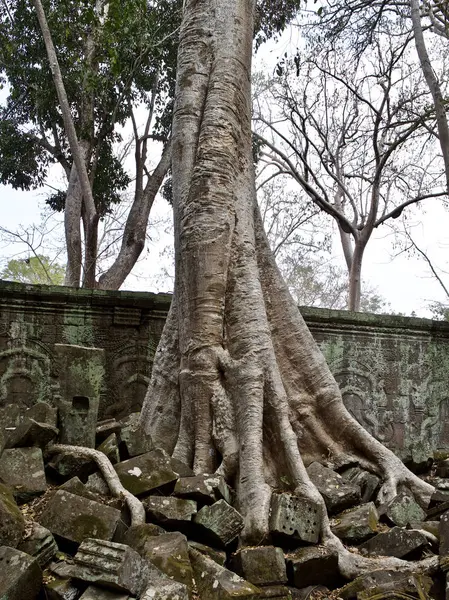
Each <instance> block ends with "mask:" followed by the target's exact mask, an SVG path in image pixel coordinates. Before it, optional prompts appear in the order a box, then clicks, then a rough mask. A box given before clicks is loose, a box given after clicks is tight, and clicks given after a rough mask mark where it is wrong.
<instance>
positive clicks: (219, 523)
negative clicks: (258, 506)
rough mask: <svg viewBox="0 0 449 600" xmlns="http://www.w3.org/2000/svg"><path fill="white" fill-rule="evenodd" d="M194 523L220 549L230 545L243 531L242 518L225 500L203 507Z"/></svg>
mask: <svg viewBox="0 0 449 600" xmlns="http://www.w3.org/2000/svg"><path fill="white" fill-rule="evenodd" d="M193 520H194V523H195V524H196V525H199V526H201V531H202V532H204V535H205V536H206V537H207V538H208V539H209V540H210V541H211V542H212V545H217V546H219V547H221V548H223V547H225V546H227V545H228V544H230V543H231V542H232V541H233V540H235V538H236V537H237V536H238V534H239V533H240V531H241V530H242V529H243V517H242V515H241V514H240V513H239V512H237V511H236V510H235V508H233V507H232V506H231V505H230V504H228V503H227V502H226V501H225V500H219V501H218V502H215V504H212V506H203V508H202V509H201V510H200V511H198V513H197V514H196V515H195V517H194V519H193Z"/></svg>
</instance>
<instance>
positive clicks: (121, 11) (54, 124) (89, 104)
mask: <svg viewBox="0 0 449 600" xmlns="http://www.w3.org/2000/svg"><path fill="white" fill-rule="evenodd" d="M180 6H181V0H163V1H158V2H152V1H148V0H109V1H108V2H107V7H108V9H107V12H102V11H101V10H100V12H97V11H96V10H95V2H92V1H91V0H81V1H79V0H77V1H75V0H46V2H44V8H45V10H46V14H47V19H48V22H49V26H50V30H51V32H52V37H53V41H54V44H55V47H56V51H57V54H58V59H59V61H60V66H61V71H62V74H63V77H64V83H65V86H66V91H67V96H68V99H69V103H70V106H71V109H72V115H73V117H74V121H75V127H76V130H77V134H78V137H79V138H80V139H83V140H86V141H88V142H89V143H90V146H91V150H92V151H91V157H90V163H89V165H88V168H89V171H90V174H91V178H93V175H95V177H94V186H93V192H94V199H95V202H96V205H97V209H98V212H99V214H100V215H104V214H106V213H107V212H108V210H109V207H110V206H111V204H114V203H116V202H118V201H119V192H120V191H121V190H123V189H124V188H126V186H127V185H128V183H129V178H128V176H127V175H126V173H125V172H124V170H123V167H122V165H121V163H120V161H119V159H118V158H117V156H116V155H115V153H114V144H115V143H116V142H119V141H120V139H121V138H120V135H119V133H118V132H117V128H118V127H120V126H123V125H124V124H125V122H126V121H127V120H128V119H129V118H130V115H131V110H132V108H135V107H136V106H139V105H142V104H143V105H145V104H147V105H149V103H150V102H151V92H152V91H154V90H156V92H157V97H156V109H157V123H156V129H155V130H153V133H154V134H156V135H157V136H158V137H159V138H160V139H162V140H165V139H166V138H167V135H168V132H169V128H170V125H169V124H170V121H171V108H172V104H171V98H172V96H173V93H174V80H175V64H176V60H175V57H176V47H177V34H176V31H177V28H178V26H179V23H180V16H181V12H180ZM89 44H91V45H92V44H93V48H94V50H93V53H91V54H89ZM2 83H3V84H7V89H8V92H9V93H8V97H7V100H6V103H5V105H4V106H3V107H0V123H1V126H0V181H1V182H2V183H9V184H11V185H12V186H13V187H15V188H21V189H30V188H34V187H37V186H40V185H41V184H42V183H43V181H44V180H45V178H46V176H47V173H48V167H49V165H50V164H51V163H54V162H59V163H60V164H61V165H62V166H63V167H64V169H65V170H66V172H67V171H68V168H70V165H71V162H72V158H71V155H70V149H69V145H68V141H67V138H66V135H65V132H64V127H63V122H62V117H61V112H60V109H59V105H58V101H57V96H56V92H55V88H54V85H53V81H52V76H51V72H50V68H49V63H48V59H47V55H46V52H45V47H44V43H43V39H42V34H41V32H40V29H39V27H38V23H37V18H36V15H35V11H34V7H33V3H32V2H29V1H28V0H9V1H8V2H7V3H4V2H3V3H0V84H2ZM63 198H64V196H63V194H62V193H60V194H56V195H54V196H52V197H50V198H49V204H50V205H51V206H52V207H53V208H55V209H57V210H62V209H63V206H64V200H63Z"/></svg>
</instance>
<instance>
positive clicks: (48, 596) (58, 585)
mask: <svg viewBox="0 0 449 600" xmlns="http://www.w3.org/2000/svg"><path fill="white" fill-rule="evenodd" d="M47 579H48V580H47V581H45V582H44V594H45V595H44V598H45V600H79V598H80V597H81V594H82V588H81V587H80V586H79V585H77V582H76V581H75V580H74V579H72V578H71V577H70V578H60V577H58V578H57V579H55V578H54V577H53V576H52V577H50V578H47ZM83 587H84V586H83Z"/></svg>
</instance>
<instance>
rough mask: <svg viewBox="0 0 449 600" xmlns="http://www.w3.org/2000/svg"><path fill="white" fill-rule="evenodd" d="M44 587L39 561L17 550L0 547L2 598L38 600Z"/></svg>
mask: <svg viewBox="0 0 449 600" xmlns="http://www.w3.org/2000/svg"><path fill="white" fill-rule="evenodd" d="M41 585H42V571H41V568H40V566H39V565H38V564H37V561H36V560H35V559H34V558H32V557H31V556H28V554H25V552H20V550H16V549H15V548H9V547H7V546H0V598H1V599H2V600H3V599H5V600H36V598H37V594H38V593H39V590H40V588H41Z"/></svg>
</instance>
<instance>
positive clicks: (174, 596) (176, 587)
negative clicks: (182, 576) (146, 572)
mask: <svg viewBox="0 0 449 600" xmlns="http://www.w3.org/2000/svg"><path fill="white" fill-rule="evenodd" d="M140 600H189V591H188V589H187V587H186V586H185V585H183V584H182V583H178V582H176V581H167V580H161V581H151V582H150V583H149V585H148V586H147V588H146V590H145V591H144V593H143V594H142V596H141V597H140Z"/></svg>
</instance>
